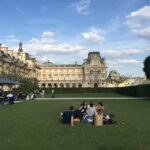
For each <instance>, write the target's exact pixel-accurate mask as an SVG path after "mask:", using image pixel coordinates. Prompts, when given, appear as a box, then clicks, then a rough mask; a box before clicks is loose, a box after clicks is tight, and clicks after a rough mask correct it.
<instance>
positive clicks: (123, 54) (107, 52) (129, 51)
mask: <svg viewBox="0 0 150 150" xmlns="http://www.w3.org/2000/svg"><path fill="white" fill-rule="evenodd" d="M143 53H144V50H138V49H126V50H105V51H104V52H103V54H104V55H105V56H106V57H114V58H117V57H127V56H131V55H136V54H143Z"/></svg>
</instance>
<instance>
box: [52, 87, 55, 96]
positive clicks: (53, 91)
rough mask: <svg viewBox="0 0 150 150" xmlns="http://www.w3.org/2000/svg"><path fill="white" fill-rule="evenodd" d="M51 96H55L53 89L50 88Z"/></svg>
mask: <svg viewBox="0 0 150 150" xmlns="http://www.w3.org/2000/svg"><path fill="white" fill-rule="evenodd" d="M51 96H52V98H54V97H55V90H54V89H52V90H51Z"/></svg>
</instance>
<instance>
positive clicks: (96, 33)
mask: <svg viewBox="0 0 150 150" xmlns="http://www.w3.org/2000/svg"><path fill="white" fill-rule="evenodd" d="M101 33H102V30H100V29H99V28H95V27H91V28H90V30H89V31H88V32H84V33H82V34H81V35H82V37H83V38H84V39H85V40H87V41H90V42H92V43H96V44H100V43H101V42H102V41H103V40H104V38H103V37H102V36H101V35H100V34H101Z"/></svg>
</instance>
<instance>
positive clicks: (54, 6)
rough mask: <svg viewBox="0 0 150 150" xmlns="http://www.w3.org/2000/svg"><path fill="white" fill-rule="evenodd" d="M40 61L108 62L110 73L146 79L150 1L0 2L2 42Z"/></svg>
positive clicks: (71, 62)
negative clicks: (95, 57)
mask: <svg viewBox="0 0 150 150" xmlns="http://www.w3.org/2000/svg"><path fill="white" fill-rule="evenodd" d="M19 42H22V43H23V49H24V51H25V52H27V53H29V54H30V55H31V56H32V57H35V58H36V59H37V61H38V62H40V63H41V62H44V61H48V60H50V61H51V62H53V63H55V64H75V62H77V63H78V64H82V63H83V59H86V58H87V55H88V52H93V51H98V52H100V55H101V57H104V58H105V59H106V65H107V70H108V73H109V71H111V70H116V71H118V72H119V73H120V74H121V75H125V76H132V77H138V76H140V77H143V76H144V73H143V61H144V59H145V57H147V56H148V55H150V0H30V1H28V0H0V43H1V44H2V45H3V46H6V47H9V49H13V50H14V51H17V50H18V43H19Z"/></svg>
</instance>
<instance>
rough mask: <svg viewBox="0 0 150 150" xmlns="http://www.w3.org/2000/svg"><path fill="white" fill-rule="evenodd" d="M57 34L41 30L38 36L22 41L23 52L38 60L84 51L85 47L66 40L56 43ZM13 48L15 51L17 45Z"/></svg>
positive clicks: (75, 54)
mask: <svg viewBox="0 0 150 150" xmlns="http://www.w3.org/2000/svg"><path fill="white" fill-rule="evenodd" d="M55 35H57V34H56V33H54V32H49V31H46V32H43V33H42V34H41V36H40V37H38V38H37V37H36V38H32V39H31V40H29V41H26V42H23V49H24V51H25V52H27V53H29V54H31V55H32V56H33V57H36V58H37V59H38V60H39V61H43V60H48V58H49V59H50V58H51V56H52V55H53V57H54V55H59V57H61V56H60V55H62V56H63V55H64V56H63V57H66V56H65V55H67V56H68V55H74V56H77V55H78V54H79V53H82V52H83V51H85V50H86V49H85V47H84V46H81V45H79V44H69V43H66V42H63V43H56V41H55V39H54V37H55ZM9 37H10V38H16V36H9ZM12 49H13V50H15V51H17V50H18V47H12Z"/></svg>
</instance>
